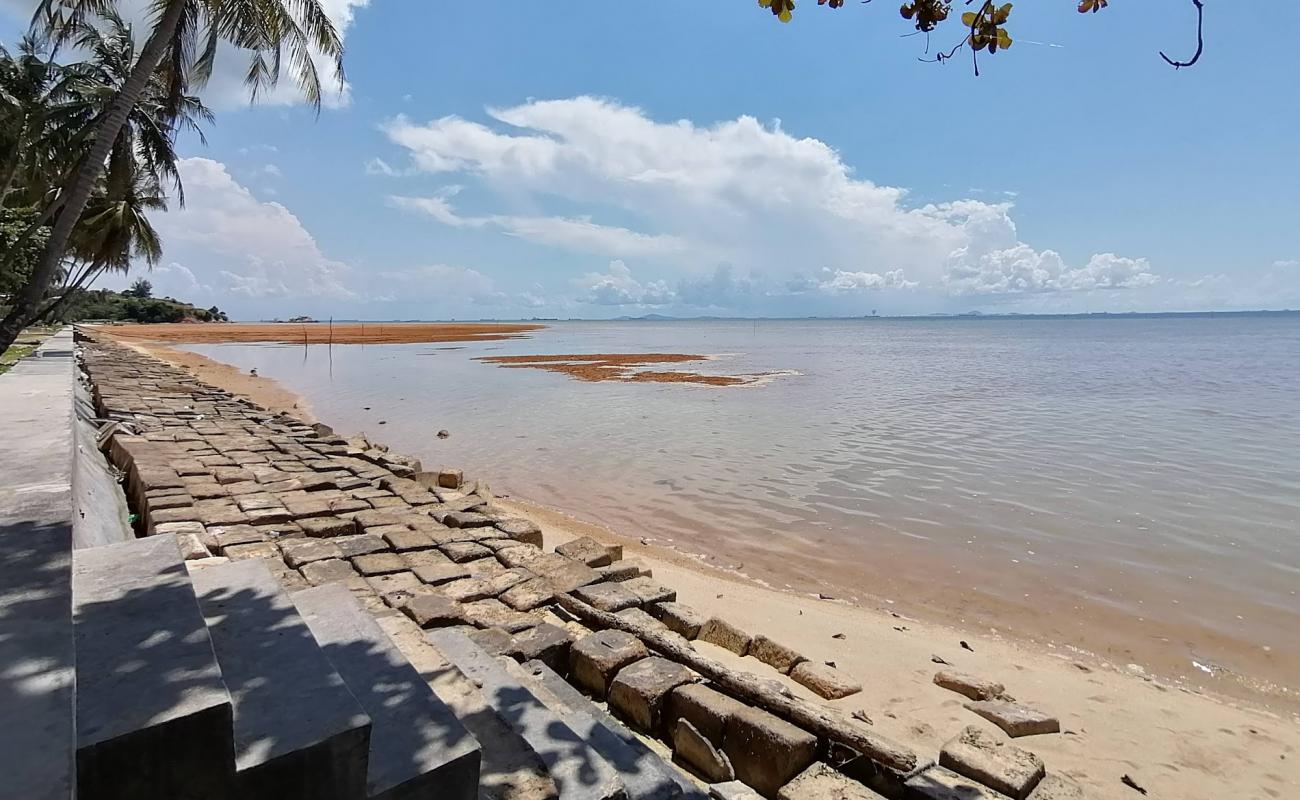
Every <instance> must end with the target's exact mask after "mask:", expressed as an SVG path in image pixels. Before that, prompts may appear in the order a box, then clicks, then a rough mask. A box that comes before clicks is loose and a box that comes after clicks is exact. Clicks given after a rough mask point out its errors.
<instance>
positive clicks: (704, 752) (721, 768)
mask: <svg viewBox="0 0 1300 800" xmlns="http://www.w3.org/2000/svg"><path fill="white" fill-rule="evenodd" d="M672 742H673V760H674V761H676V762H677V763H679V764H685V765H686V766H687V767H688V768H689V769H690V770H691V771H692V772H694V773H695V774H696V775H699V776H700V777H701V778H703V779H704V780H705V781H707V782H708V783H725V782H727V781H734V780H735V779H736V770H735V769H733V768H732V766H731V760H730V759H728V758H727V754H726V753H724V752H722V751H721V750H719V749H718V748H716V747H714V746H713V743H712V742H710V741H709V740H708V739H707V738H705V737H704V734H702V733H700V732H699V731H698V730H696V729H695V726H694V725H692V724H691V723H690V722H689V721H688V720H684V719H679V720H677V721H676V722H675V723H674V724H673V725H672Z"/></svg>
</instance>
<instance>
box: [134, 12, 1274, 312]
mask: <svg viewBox="0 0 1300 800" xmlns="http://www.w3.org/2000/svg"><path fill="white" fill-rule="evenodd" d="M341 1H342V2H343V3H344V5H343V7H344V8H345V9H348V8H351V7H352V6H354V5H357V3H355V2H348V1H347V0H341ZM486 117H487V121H486V122H474V121H470V120H466V119H464V118H462V117H459V116H445V117H441V118H437V119H433V120H430V121H427V122H417V121H414V120H412V119H410V118H408V117H406V116H397V117H394V118H391V119H388V120H387V121H384V122H382V123H381V124H380V129H381V130H382V132H383V134H384V136H385V137H386V139H387V140H388V142H389V143H391V145H392V147H393V149H394V152H395V153H396V156H394V154H393V153H384V154H377V155H376V156H374V157H373V158H372V159H370V160H369V162H367V163H366V164H364V165H358V167H357V168H358V169H359V170H364V171H365V172H367V173H369V174H371V175H378V176H383V179H384V180H385V181H389V183H387V184H385V185H387V186H389V187H390V190H389V191H387V192H386V193H384V194H382V195H379V196H376V197H374V198H369V201H371V202H375V203H380V204H384V205H386V206H387V207H389V208H390V209H391V212H390V213H392V214H394V215H398V216H400V220H399V221H398V224H400V225H403V226H411V227H412V228H421V227H430V226H432V227H433V228H435V229H447V230H454V231H459V232H462V233H467V234H470V235H473V236H478V237H485V238H484V239H483V240H482V241H484V242H486V241H488V240H489V239H490V238H500V237H508V238H509V239H510V240H512V241H514V242H516V243H518V244H519V245H521V246H522V247H524V248H525V249H524V250H523V251H522V252H523V253H525V256H524V258H525V259H530V258H531V259H535V260H536V261H537V262H538V263H539V264H546V265H547V266H538V267H536V268H535V269H533V270H532V271H531V272H532V274H531V279H529V280H523V281H520V280H519V279H518V276H517V268H518V266H519V265H517V264H516V265H512V266H514V267H516V271H515V272H512V273H511V275H510V276H509V277H507V276H506V275H505V274H504V272H503V271H502V270H501V269H500V268H501V267H502V266H503V265H499V264H490V263H476V264H474V265H472V266H468V265H459V264H444V263H414V264H384V265H382V266H381V267H379V268H376V267H374V266H373V265H372V266H368V267H365V268H362V267H360V266H357V265H350V264H348V263H345V262H344V261H342V260H336V259H332V258H330V257H329V256H328V255H327V254H325V253H323V252H322V249H321V247H320V246H319V245H318V244H317V242H316V239H315V238H314V237H313V236H312V234H311V233H310V231H309V230H308V228H307V226H306V225H304V223H303V222H302V221H301V220H300V219H299V218H298V217H297V216H295V215H294V213H293V212H292V211H291V210H290V209H289V208H287V207H285V206H284V205H281V204H280V203H278V202H275V201H272V200H265V199H259V198H258V197H257V196H256V195H255V194H254V191H253V190H250V189H249V188H248V187H247V186H246V185H243V184H241V183H240V182H239V181H238V180H236V178H235V177H234V176H233V175H232V174H231V172H230V170H229V169H228V168H227V167H226V166H225V165H223V164H222V163H220V162H217V161H214V160H211V159H206V158H188V159H185V161H184V162H183V163H182V165H181V172H182V176H183V177H184V180H185V182H186V185H187V190H188V191H187V194H188V197H189V204H188V206H187V207H186V208H185V209H178V210H173V211H171V212H169V213H167V214H165V215H163V218H162V219H160V222H159V228H160V230H161V231H162V232H163V234H164V237H165V241H166V243H167V248H168V251H167V264H168V265H167V266H166V267H164V268H162V269H160V270H157V271H156V278H157V280H155V283H156V284H158V288H159V290H160V291H163V292H172V293H174V294H176V295H177V296H184V297H187V298H190V297H192V299H193V300H194V301H195V302H200V303H201V304H203V305H208V304H210V303H216V304H217V305H220V306H221V307H223V308H227V309H229V310H231V311H233V312H234V313H235V315H236V316H240V317H270V316H291V315H293V314H297V313H310V314H314V315H318V316H323V315H327V314H328V315H332V316H336V317H361V318H451V317H459V318H478V317H500V318H509V317H527V316H576V317H608V316H618V315H623V314H641V313H649V312H656V313H664V314H678V315H690V314H724V315H742V316H743V315H769V316H782V315H791V316H803V315H809V314H822V315H859V314H865V313H870V312H871V311H873V310H880V311H881V312H882V313H894V312H899V313H925V312H928V311H937V310H944V311H948V310H966V309H969V308H978V309H985V310H1017V311H1048V312H1052V311H1074V310H1093V309H1096V308H1097V307H1099V306H1100V307H1103V308H1119V309H1123V308H1137V309H1141V308H1155V309H1159V308H1162V307H1170V308H1183V307H1195V304H1196V303H1197V302H1198V300H1197V298H1209V297H1223V296H1226V295H1225V293H1224V291H1223V290H1224V285H1223V282H1222V281H1219V278H1218V277H1216V276H1206V277H1205V278H1202V279H1200V280H1197V281H1194V282H1189V281H1178V280H1173V279H1170V278H1165V277H1162V276H1161V274H1160V272H1159V270H1158V269H1157V267H1156V266H1154V265H1152V264H1151V263H1149V262H1148V260H1147V259H1146V258H1143V257H1141V256H1140V255H1120V254H1115V253H1112V252H1106V251H1100V252H1097V253H1095V254H1093V255H1091V256H1090V257H1088V258H1087V259H1086V260H1084V261H1082V262H1081V263H1075V264H1071V263H1069V262H1067V260H1066V259H1065V258H1064V257H1063V256H1062V255H1061V254H1060V253H1058V252H1056V251H1054V250H1052V249H1049V248H1045V247H1041V248H1040V247H1038V246H1036V245H1034V244H1030V243H1027V242H1024V241H1022V240H1021V239H1020V237H1019V235H1018V233H1017V228H1016V223H1015V221H1014V219H1013V211H1014V205H1013V203H1012V202H1010V200H1007V201H1004V202H987V201H983V200H974V199H969V198H954V199H952V200H947V201H943V202H926V203H911V202H909V193H908V191H907V190H906V189H904V188H900V187H892V186H885V185H881V184H878V183H875V182H873V181H871V180H870V179H868V178H867V177H864V176H859V175H857V174H855V171H854V169H853V168H852V167H851V166H850V165H848V164H846V163H845V162H844V160H843V159H842V158H841V157H840V155H839V154H838V153H837V152H836V150H835V149H834V148H833V147H831V146H830V145H828V144H827V143H825V142H822V141H819V140H817V139H815V138H809V137H803V138H800V137H796V136H794V135H792V134H791V133H789V132H787V131H785V130H784V129H783V128H782V127H781V125H780V123H779V122H774V123H771V124H766V125H765V124H763V123H761V122H759V121H758V120H756V119H754V118H752V117H748V116H740V117H738V118H735V119H731V120H726V121H723V122H719V123H716V124H712V125H697V124H695V123H693V122H691V121H689V120H678V121H672V122H664V121H657V120H654V119H652V118H650V117H649V116H648V115H647V114H645V113H644V112H643V111H641V110H640V109H638V108H635V107H632V106H628V105H624V104H622V103H619V102H617V101H614V100H609V99H599V98H593V97H588V96H578V97H573V98H569V99H560V100H535V101H529V102H526V103H523V104H521V105H516V106H512V107H508V108H489V109H487V111H486ZM262 171H263V173H264V174H270V175H274V174H276V173H277V172H278V170H276V168H275V166H274V164H268V165H266V167H264V168H263V170H262ZM430 184H432V185H433V187H434V188H433V189H432V190H430V189H429V186H430ZM264 193H265V192H264ZM367 201H368V199H367V198H356V199H354V200H352V201H351V202H367ZM357 235H364V234H363V233H361V232H358V234H357ZM557 265H558V266H557ZM525 266H526V265H525ZM1274 267H1275V269H1274V272H1275V273H1280V274H1286V273H1290V274H1291V275H1294V274H1295V273H1296V272H1300V271H1298V270H1295V269H1293V268H1290V269H1289V268H1287V267H1286V266H1285V265H1284V262H1281V261H1279V262H1278V264H1276V265H1274ZM527 271H528V270H527V269H525V272H527ZM1219 277H1221V276H1219ZM1266 277H1268V278H1269V279H1270V280H1273V279H1274V275H1273V273H1270V274H1269V275H1268V276H1266ZM173 282H174V285H173ZM1296 282H1297V281H1294V280H1292V281H1290V283H1293V284H1294V283H1296ZM1229 294H1230V293H1229ZM1261 299H1262V298H1261ZM1243 301H1244V302H1246V303H1249V302H1250V299H1249V298H1243ZM1199 302H1206V300H1200V301H1199ZM1256 302H1258V301H1256ZM1217 305H1218V306H1219V307H1222V306H1223V305H1224V303H1223V302H1219V303H1218V304H1217Z"/></svg>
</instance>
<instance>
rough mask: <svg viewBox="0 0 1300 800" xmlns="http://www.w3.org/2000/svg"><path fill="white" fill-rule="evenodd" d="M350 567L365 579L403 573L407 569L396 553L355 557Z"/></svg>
mask: <svg viewBox="0 0 1300 800" xmlns="http://www.w3.org/2000/svg"><path fill="white" fill-rule="evenodd" d="M352 566H353V567H355V568H356V570H357V572H360V573H361V574H362V575H365V576H367V577H369V576H371V575H388V574H391V573H394V572H405V571H407V569H408V567H407V566H406V562H405V561H404V560H402V557H401V556H399V555H398V554H397V553H369V554H367V555H363V556H357V557H355V558H353V559H352Z"/></svg>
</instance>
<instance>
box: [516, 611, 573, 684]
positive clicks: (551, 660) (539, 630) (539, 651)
mask: <svg viewBox="0 0 1300 800" xmlns="http://www.w3.org/2000/svg"><path fill="white" fill-rule="evenodd" d="M572 645H573V635H572V634H570V633H569V632H568V631H567V630H565V629H564V628H561V627H559V626H558V625H552V624H551V623H549V622H543V623H541V624H540V625H534V626H533V627H531V628H528V629H527V630H523V631H520V632H519V633H517V634H515V636H514V643H513V645H512V647H511V650H510V655H511V656H513V657H514V658H517V659H520V660H521V661H540V662H542V663H543V664H545V665H546V666H548V667H550V668H551V669H552V670H555V671H556V672H558V673H561V674H565V673H567V672H568V671H569V648H570V647H571V646H572Z"/></svg>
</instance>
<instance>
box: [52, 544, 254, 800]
mask: <svg viewBox="0 0 1300 800" xmlns="http://www.w3.org/2000/svg"><path fill="white" fill-rule="evenodd" d="M208 569H209V570H212V569H218V568H217V567H210V568H208ZM190 581H191V578H190V576H189V573H188V572H187V571H186V569H185V565H184V562H183V561H182V560H181V557H180V550H179V548H178V547H177V544H176V540H175V538H174V537H173V536H152V537H149V538H147V539H137V540H133V541H130V542H124V543H122V544H114V545H107V546H104V547H94V548H88V549H85V550H78V551H77V553H76V555H75V557H74V559H73V576H72V597H73V607H74V620H75V628H74V630H75V632H76V651H77V658H76V662H77V684H76V686H77V704H76V722H77V725H76V736H77V786H78V789H77V794H78V796H79V797H80V798H83V800H98V799H99V798H114V799H116V798H121V799H122V800H127V798H140V797H187V796H188V797H195V798H214V800H215V798H228V797H232V796H234V792H235V785H234V778H235V769H234V767H235V759H234V749H233V746H232V743H231V735H230V732H231V720H232V706H231V698H230V695H229V693H228V692H227V690H226V685H225V683H223V681H222V672H221V669H220V668H219V667H218V663H217V660H216V658H214V656H213V649H212V648H213V645H212V642H211V640H210V638H209V633H208V630H207V628H206V626H205V623H204V618H203V615H202V614H201V613H200V610H199V606H198V604H197V603H196V602H195V599H194V591H193V589H192V588H191V583H190Z"/></svg>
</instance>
